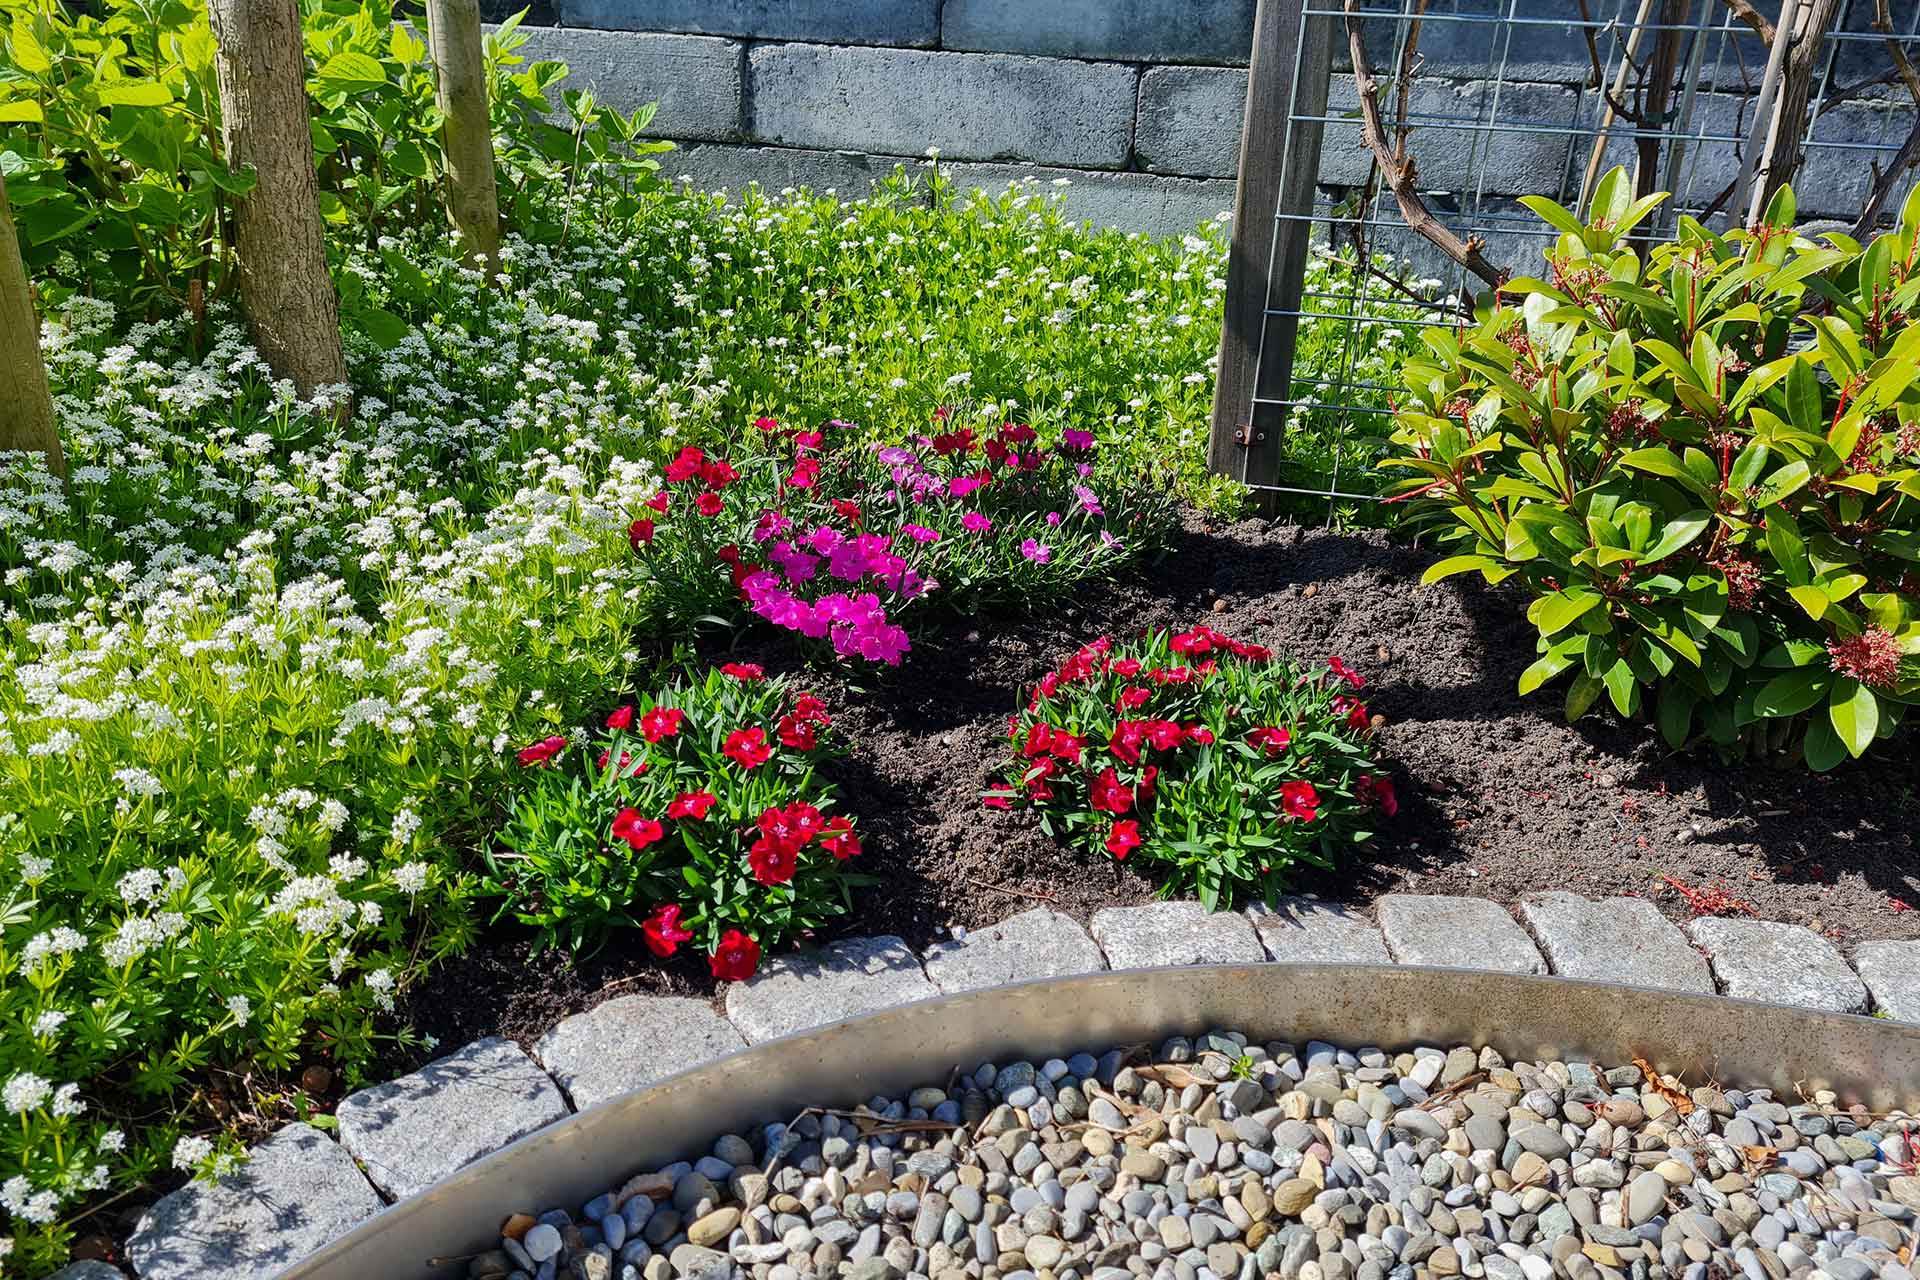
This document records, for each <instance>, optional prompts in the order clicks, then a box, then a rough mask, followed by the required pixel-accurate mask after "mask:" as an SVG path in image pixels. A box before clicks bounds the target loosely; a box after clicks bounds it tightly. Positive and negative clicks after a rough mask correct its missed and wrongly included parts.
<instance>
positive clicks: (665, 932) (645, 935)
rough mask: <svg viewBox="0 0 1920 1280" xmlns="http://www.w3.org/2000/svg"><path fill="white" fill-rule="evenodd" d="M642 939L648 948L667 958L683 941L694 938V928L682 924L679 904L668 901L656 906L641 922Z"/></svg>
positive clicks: (663, 958)
mask: <svg viewBox="0 0 1920 1280" xmlns="http://www.w3.org/2000/svg"><path fill="white" fill-rule="evenodd" d="M640 939H641V941H643V942H645V943H646V944H647V950H649V951H651V952H653V954H655V955H657V956H659V957H660V958H661V959H662V960H665V959H666V958H667V957H668V956H670V955H672V954H673V953H674V952H675V951H678V950H679V949H680V944H681V943H683V942H690V941H692V940H693V930H691V929H687V928H684V927H682V926H681V924H680V908H679V906H677V905H675V904H673V903H668V904H665V905H663V906H658V907H655V908H654V909H653V914H652V915H650V916H648V917H647V918H646V920H645V921H644V922H642V923H641V925H640Z"/></svg>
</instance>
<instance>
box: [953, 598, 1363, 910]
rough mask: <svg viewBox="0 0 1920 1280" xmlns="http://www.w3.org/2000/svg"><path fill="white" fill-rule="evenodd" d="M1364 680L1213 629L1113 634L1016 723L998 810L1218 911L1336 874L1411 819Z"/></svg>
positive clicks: (1055, 677) (1039, 692)
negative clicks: (1021, 814) (1132, 637)
mask: <svg viewBox="0 0 1920 1280" xmlns="http://www.w3.org/2000/svg"><path fill="white" fill-rule="evenodd" d="M1364 684H1365V681H1364V679H1363V678H1362V677H1361V675H1360V674H1359V673H1358V672H1356V671H1354V670H1353V669H1352V668H1350V667H1349V666H1347V664H1346V663H1344V662H1342V661H1341V660H1340V659H1339V658H1337V657H1336V658H1333V659H1330V660H1329V661H1328V664H1327V665H1326V667H1324V668H1322V669H1320V670H1317V671H1308V672H1302V671H1299V670H1297V669H1296V668H1294V667H1293V666H1291V665H1290V664H1288V663H1285V662H1281V661H1278V660H1276V659H1275V657H1274V655H1273V654H1272V653H1271V652H1270V651H1269V650H1267V649H1265V648H1263V647H1262V646H1260V645H1255V644H1247V643H1244V642H1242V641H1239V640H1235V639H1232V638H1230V637H1228V636H1224V635H1221V634H1220V633H1219V632H1217V631H1214V630H1212V629H1210V628H1208V627H1205V626H1196V627H1194V628H1192V629H1191V630H1189V631H1183V632H1180V633H1178V634H1170V633H1167V632H1164V631H1154V632H1150V633H1148V634H1147V635H1146V636H1145V637H1143V638H1142V639H1139V640H1136V641H1132V642H1127V643H1115V642H1114V641H1112V640H1111V639H1109V638H1107V637H1105V636H1102V637H1101V638H1100V639H1098V640H1095V641H1094V642H1093V643H1091V644H1089V645H1087V646H1085V647H1084V648H1082V649H1081V650H1080V651H1079V652H1077V653H1075V654H1074V655H1073V656H1072V657H1070V658H1068V659H1067V660H1066V661H1065V662H1064V663H1062V664H1061V665H1060V666H1059V667H1058V668H1057V669H1056V670H1054V671H1051V672H1049V673H1047V675H1046V676H1044V677H1043V678H1042V679H1041V681H1040V683H1039V685H1038V686H1037V687H1036V688H1035V689H1034V691H1033V694H1032V697H1031V699H1030V700H1029V701H1028V703H1027V707H1026V710H1025V711H1023V712H1021V713H1020V714H1019V715H1016V716H1014V717H1012V719H1011V722H1010V735H1009V736H1010V737H1011V739H1012V742H1013V759H1012V761H1011V762H1010V763H1009V764H1008V765H1007V767H1006V770H1005V773H1004V775H1003V780H1002V781H1000V782H997V783H995V784H994V786H993V787H992V788H990V789H989V791H988V793H987V797H986V803H987V806H988V807H989V808H998V809H1007V808H1012V807H1015V806H1019V807H1022V808H1031V809H1033V810H1034V811H1035V812H1037V813H1038V814H1039V816H1040V824H1041V826H1042V828H1043V829H1044V830H1046V831H1047V833H1048V834H1050V835H1053V836H1056V837H1058V838H1060V839H1063V840H1067V841H1069V842H1071V843H1073V844H1076V845H1079V846H1081V847H1083V848H1086V849H1089V850H1092V851H1104V852H1105V853H1106V854H1110V855H1111V856H1112V857H1114V858H1116V859H1120V860H1129V859H1131V860H1132V861H1133V862H1134V863H1136V864H1139V863H1146V864H1148V865H1149V866H1151V867H1152V869H1153V870H1154V871H1155V872H1157V873H1158V874H1160V875H1161V876H1162V877H1163V879H1162V884H1161V889H1162V891H1163V892H1164V893H1166V894H1167V895H1169V896H1172V895H1178V894H1188V893H1192V894H1195V895H1197V896H1198V897H1199V898H1200V900H1201V901H1202V902H1203V903H1205V904H1206V906H1207V908H1208V909H1209V910H1213V909H1215V908H1217V907H1221V906H1226V905H1230V904H1231V903H1232V902H1233V901H1234V900H1236V899H1244V898H1271V897H1272V896H1273V895H1274V894H1276V893H1277V892H1278V891H1279V890H1280V889H1281V888H1282V887H1283V886H1284V884H1285V883H1286V879H1287V875H1288V872H1289V871H1290V870H1292V869H1293V868H1294V867H1295V866H1297V865H1299V864H1301V863H1306V864H1309V865H1312V866H1318V867H1331V866H1334V865H1336V864H1337V863H1338V862H1339V861H1340V860H1341V859H1342V858H1343V857H1345V856H1346V855H1347V854H1348V853H1349V852H1350V851H1351V850H1352V849H1353V847H1354V846H1355V845H1356V844H1358V843H1360V842H1362V841H1365V840H1367V839H1369V838H1370V837H1371V836H1372V835H1373V832H1374V829H1375V827H1376V826H1377V825H1378V824H1379V822H1380V820H1381V819H1383V818H1390V817H1392V816H1393V814H1394V813H1395V812H1396V811H1397V809H1398V801H1397V799H1396V797H1395V794H1394V788H1393V782H1392V779H1391V778H1390V777H1389V776H1388V775H1387V773H1386V772H1385V771H1384V770H1383V769H1382V768H1381V766H1380V765H1379V764H1378V763H1377V762H1376V761H1375V758H1374V755H1373V741H1372V739H1373V716H1372V713H1371V712H1370V711H1369V710H1368V709H1367V705H1366V703H1365V702H1363V701H1362V700H1361V690H1362V688H1363V687H1364Z"/></svg>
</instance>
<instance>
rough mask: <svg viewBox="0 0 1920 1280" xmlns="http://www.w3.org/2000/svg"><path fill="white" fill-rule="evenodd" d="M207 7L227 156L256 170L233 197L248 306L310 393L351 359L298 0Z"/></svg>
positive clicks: (340, 374) (285, 368)
mask: <svg viewBox="0 0 1920 1280" xmlns="http://www.w3.org/2000/svg"><path fill="white" fill-rule="evenodd" d="M208 7H209V9H210V11H211V15H212V18H213V33H214V38H215V39H216V41H217V42H218V45H219V49H218V54H217V56H216V58H215V66H216V69H217V71H218V74H219V81H220V134H221V137H222V138H223V139H224V141H225V143H226V150H227V161H228V163H230V164H232V165H233V166H234V167H235V168H236V169H240V170H246V169H251V170H253V172H254V177H255V183H254V188H253V190H252V191H251V192H250V193H248V194H247V195H245V196H243V197H241V198H240V199H239V200H237V201H235V202H234V249H235V274H236V276H237V277H238V279H239V282H240V306H241V309H242V310H243V311H244V312H245V313H246V317H247V330H248V332H249V333H250V334H251V335H252V337H253V344H254V346H255V347H256V348H257V349H258V350H259V352H260V355H261V357H262V358H263V359H265V360H266V362H267V364H268V366H269V367H270V368H272V370H273V372H274V375H275V376H276V377H282V378H290V379H292V381H293V385H294V388H295V389H296V390H297V391H298V392H299V394H300V396H301V398H303V399H307V398H311V397H312V395H313V393H314V391H315V390H317V389H318V388H320V387H323V386H329V385H335V384H344V383H345V382H346V380H347V363H346V358H345V356H344V354H343V353H342V352H341V349H340V299H339V296H338V295H337V294H336V293H335V292H334V288H333V277H332V276H330V275H329V274H327V244H326V233H325V230H324V229H323V228H322V226H321V224H320V190H319V179H318V176H317V175H316V174H315V172H314V159H313V135H312V134H311V132H309V125H308V121H307V55H306V47H305V45H304V44H303V42H302V39H301V34H300V4H299V0H211V3H210V5H209V6H208Z"/></svg>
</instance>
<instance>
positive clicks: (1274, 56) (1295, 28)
mask: <svg viewBox="0 0 1920 1280" xmlns="http://www.w3.org/2000/svg"><path fill="white" fill-rule="evenodd" d="M1304 8H1306V0H1260V3H1259V8H1258V9H1257V11H1256V14H1255V17H1254V23H1253V52H1252V57H1251V59H1250V62H1249V65H1248V68H1247V108H1246V114H1245V117H1244V119H1243V121H1242V124H1241V132H1240V177H1239V182H1238V185H1237V186H1236V188H1235V192H1234V206H1233V246H1232V249H1231V253H1230V256H1229V258H1228V260H1227V298H1226V315H1225V317H1224V319H1223V321H1222V324H1221V327H1220V361H1219V366H1220V367H1219V376H1218V378H1217V380H1216V381H1215V383H1214V391H1213V427H1212V438H1211V440H1210V442H1209V446H1208V450H1207V465H1208V466H1209V467H1211V468H1212V469H1213V470H1214V471H1216V472H1218V473H1220V474H1222V475H1227V476H1231V477H1233V478H1234V479H1236V480H1239V481H1241V482H1242V483H1243V484H1250V485H1261V484H1272V483H1274V482H1275V481H1276V480H1277V479H1278V478H1279V475H1280V445H1281V439H1280V437H1281V432H1282V430H1283V429H1284V428H1285V426H1286V420H1287V407H1286V405H1284V404H1279V403H1272V404H1255V403H1254V401H1255V398H1256V397H1258V398H1260V399H1262V400H1273V401H1284V400H1286V399H1288V398H1289V397H1290V396H1291V395H1292V385H1293V347H1294V338H1295V335H1296V333H1297V332H1298V329H1299V320H1298V318H1297V317H1295V316H1292V315H1269V314H1268V312H1269V310H1270V309H1274V308H1278V309H1283V310H1286V311H1296V310H1299V309H1300V305H1299V303H1300V289H1301V286H1302V283H1303V282H1304V280H1305V276H1306V269H1307V245H1308V241H1309V240H1310V238H1311V233H1312V230H1313V227H1312V224H1311V223H1310V222H1308V221H1306V220H1305V216H1306V215H1307V214H1310V213H1311V212H1312V211H1313V199H1314V188H1315V180H1316V179H1317V177H1318V176H1319V172H1320V140H1321V135H1322V133H1323V132H1324V130H1323V128H1322V126H1321V123H1320V122H1319V121H1318V120H1313V121H1302V122H1298V123H1291V122H1289V120H1288V116H1289V115H1290V114H1293V115H1305V116H1324V115H1325V114H1326V110H1327V82H1328V79H1329V77H1330V75H1331V73H1332V67H1333V62H1332V52H1333V21H1332V19H1330V18H1328V17H1324V16H1321V17H1315V18H1311V19H1308V18H1306V17H1304V16H1303V14H1302V12H1301V10H1302V9H1304ZM1296 68H1297V70H1298V83H1297V84H1296V81H1295V71H1296ZM1256 376H1257V379H1258V382H1257V385H1256ZM1273 498H1274V495H1273V494H1271V493H1264V494H1260V495H1259V499H1260V505H1261V508H1262V510H1271V509H1272V507H1273Z"/></svg>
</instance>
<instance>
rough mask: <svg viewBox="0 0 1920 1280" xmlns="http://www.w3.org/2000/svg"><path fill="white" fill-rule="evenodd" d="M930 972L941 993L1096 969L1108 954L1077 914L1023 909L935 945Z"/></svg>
mask: <svg viewBox="0 0 1920 1280" xmlns="http://www.w3.org/2000/svg"><path fill="white" fill-rule="evenodd" d="M924 959H925V962H926V966H927V976H928V977H929V978H931V979H933V984H934V985H935V986H936V987H939V988H940V990H941V991H943V992H947V993H952V992H955V991H977V990H979V989H980V988H982V987H997V986H1002V985H1004V984H1006V983H1009V982H1025V981H1027V980H1028V979H1030V978H1058V977H1065V976H1067V975H1069V974H1076V973H1094V972H1097V971H1099V970H1101V969H1104V968H1106V967H1107V960H1106V957H1105V956H1103V955H1101V954H1100V948H1099V947H1098V946H1096V945H1095V944H1094V941H1093V939H1092V938H1089V937H1088V936H1087V931H1086V930H1085V929H1082V928H1081V927H1080V926H1079V925H1078V924H1077V923H1075V921H1074V919H1073V917H1072V916H1065V915H1061V914H1060V913H1059V912H1058V911H1050V910H1048V909H1047V908H1046V907H1035V908H1034V909H1033V910H1032V911H1023V912H1021V913H1020V914H1019V915H1017V916H1013V917H1012V918H1010V919H1006V920H1002V921H1001V922H1000V923H999V924H995V925H988V926H987V927H986V928H984V929H972V930H969V931H968V933H967V935H966V937H964V938H957V939H955V940H954V941H952V942H940V943H935V944H934V945H933V946H931V947H929V948H928V949H927V954H926V956H925V957H924Z"/></svg>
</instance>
